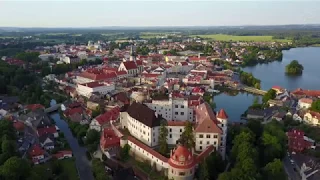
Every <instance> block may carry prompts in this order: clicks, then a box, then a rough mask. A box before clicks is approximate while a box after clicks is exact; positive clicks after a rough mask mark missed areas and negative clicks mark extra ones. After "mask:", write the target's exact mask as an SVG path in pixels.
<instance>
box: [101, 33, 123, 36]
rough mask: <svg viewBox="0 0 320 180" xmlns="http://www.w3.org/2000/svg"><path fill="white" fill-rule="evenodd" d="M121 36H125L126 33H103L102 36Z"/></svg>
mask: <svg viewBox="0 0 320 180" xmlns="http://www.w3.org/2000/svg"><path fill="white" fill-rule="evenodd" d="M121 34H124V33H103V34H101V35H102V36H116V35H121Z"/></svg>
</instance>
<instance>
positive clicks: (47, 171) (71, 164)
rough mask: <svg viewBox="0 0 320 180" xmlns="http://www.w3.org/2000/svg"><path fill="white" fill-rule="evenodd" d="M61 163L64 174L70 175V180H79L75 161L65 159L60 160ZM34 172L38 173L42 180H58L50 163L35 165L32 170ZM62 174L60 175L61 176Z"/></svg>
mask: <svg viewBox="0 0 320 180" xmlns="http://www.w3.org/2000/svg"><path fill="white" fill-rule="evenodd" d="M58 161H59V163H60V164H61V166H62V172H61V174H62V173H65V174H67V175H68V180H79V176H78V172H77V169H76V164H75V159H74V158H70V159H64V160H58ZM32 171H34V172H36V173H37V174H38V175H40V176H41V177H42V179H44V180H47V179H52V178H56V177H57V176H56V175H55V176H54V175H53V174H52V167H51V164H50V162H47V163H44V164H39V165H35V166H34V167H33V169H32ZM61 174H60V175H61Z"/></svg>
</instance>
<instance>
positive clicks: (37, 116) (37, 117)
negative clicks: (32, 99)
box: [18, 109, 52, 129]
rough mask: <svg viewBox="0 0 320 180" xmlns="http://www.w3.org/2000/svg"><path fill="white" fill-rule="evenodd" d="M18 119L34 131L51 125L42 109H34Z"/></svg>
mask: <svg viewBox="0 0 320 180" xmlns="http://www.w3.org/2000/svg"><path fill="white" fill-rule="evenodd" d="M18 119H19V120H20V121H21V122H23V123H24V124H25V125H27V126H29V127H32V128H34V129H38V128H44V127H48V126H51V125H52V122H51V120H50V119H49V117H48V115H47V114H46V113H45V112H44V111H43V110H42V109H36V110H35V111H31V112H29V113H28V114H23V115H21V116H19V117H18Z"/></svg>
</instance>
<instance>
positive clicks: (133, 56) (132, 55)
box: [130, 45, 136, 62]
mask: <svg viewBox="0 0 320 180" xmlns="http://www.w3.org/2000/svg"><path fill="white" fill-rule="evenodd" d="M130 61H134V62H135V61H136V55H135V53H134V50H133V45H131V48H130Z"/></svg>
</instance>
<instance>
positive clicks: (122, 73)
mask: <svg viewBox="0 0 320 180" xmlns="http://www.w3.org/2000/svg"><path fill="white" fill-rule="evenodd" d="M116 73H117V76H120V75H125V74H128V73H127V72H126V71H117V72H116Z"/></svg>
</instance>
